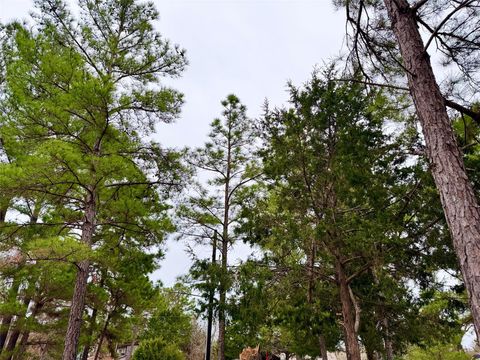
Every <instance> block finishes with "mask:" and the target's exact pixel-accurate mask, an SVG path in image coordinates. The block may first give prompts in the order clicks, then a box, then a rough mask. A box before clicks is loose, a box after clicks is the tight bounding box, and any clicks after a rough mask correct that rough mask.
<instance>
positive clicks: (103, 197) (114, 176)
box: [2, 0, 186, 360]
mask: <svg viewBox="0 0 480 360" xmlns="http://www.w3.org/2000/svg"><path fill="white" fill-rule="evenodd" d="M79 6H80V9H81V15H80V18H79V19H75V18H74V17H73V16H72V14H71V13H70V12H69V10H68V9H67V6H66V4H65V3H64V2H62V1H60V0H49V1H38V2H37V8H38V10H39V12H40V14H39V15H37V16H36V19H35V20H36V24H35V26H34V27H33V28H31V29H26V28H24V27H22V26H21V25H19V24H11V25H10V26H7V36H6V37H5V40H4V44H3V48H4V53H3V57H4V63H5V84H4V87H5V96H4V98H3V99H2V106H3V107H4V109H6V111H4V114H3V116H2V139H3V141H4V146H5V147H7V148H8V147H10V148H13V147H17V148H18V149H19V150H18V151H19V153H20V151H22V152H23V154H22V155H19V156H18V158H17V159H16V161H15V163H13V164H8V165H5V171H3V172H2V173H3V174H4V175H5V176H7V177H8V176H11V177H16V179H17V182H16V184H13V185H12V186H11V187H10V189H8V190H9V191H10V192H13V193H17V194H20V193H22V194H25V193H31V194H43V195H44V196H45V197H46V200H45V201H46V202H47V204H49V206H51V207H52V208H53V209H54V210H55V211H52V212H51V216H45V217H44V218H43V219H42V220H43V222H44V223H46V224H48V223H51V224H57V225H60V226H61V228H62V229H64V230H68V231H63V233H62V235H61V236H59V237H56V238H50V239H44V240H42V241H44V243H43V244H44V246H45V245H46V243H49V244H50V245H49V246H50V247H51V251H50V252H49V253H47V254H45V256H43V257H42V260H44V261H46V260H55V259H62V260H64V261H69V262H72V263H74V264H75V267H76V269H77V275H76V280H75V287H74V293H73V296H72V300H71V305H70V318H69V322H68V327H67V332H66V336H65V348H64V352H63V359H65V360H66V359H70V360H72V359H74V358H75V357H76V354H77V349H78V340H79V336H80V330H81V327H82V322H83V315H84V304H85V297H86V293H87V287H88V286H87V284H88V279H89V274H90V271H91V268H92V264H93V262H94V260H95V252H96V249H97V247H99V246H100V245H101V244H102V242H103V241H104V239H100V238H98V237H97V234H98V233H104V232H107V231H108V229H112V230H115V229H117V230H118V229H120V230H119V232H121V233H122V234H123V235H121V236H119V237H117V240H118V242H131V243H132V245H133V246H137V247H138V248H140V249H141V248H144V247H147V248H148V247H149V246H153V245H155V244H158V243H160V242H161V241H162V238H163V235H164V234H165V233H166V232H168V231H171V230H172V229H173V227H172V226H171V224H170V223H169V220H168V215H167V210H168V206H166V205H165V202H164V199H165V195H166V193H165V192H164V190H166V189H168V188H169V187H172V186H177V185H178V184H179V180H180V179H179V177H180V175H179V173H178V172H177V171H176V170H177V169H178V165H177V162H176V155H175V154H173V153H169V152H168V151H165V150H162V149H161V148H160V147H159V146H158V145H156V144H154V143H148V142H147V141H146V140H145V135H146V134H149V133H150V132H151V131H153V130H154V127H155V124H156V123H157V122H158V121H166V122H169V121H172V120H173V119H174V118H175V117H176V116H177V115H178V114H179V109H180V105H181V103H182V95H181V94H180V93H178V92H177V91H175V90H173V89H170V88H167V87H162V86H161V83H160V81H161V79H162V78H163V77H166V76H168V77H176V76H178V75H180V73H181V72H182V70H183V69H184V67H185V65H186V60H185V58H184V51H183V50H181V49H179V48H178V47H172V46H171V45H170V43H169V42H168V41H165V40H163V39H162V38H161V36H160V34H158V33H157V32H156V31H155V30H154V29H153V22H154V21H155V20H156V19H157V18H158V13H157V11H156V10H155V9H154V7H153V5H152V4H150V3H137V2H135V1H133V0H112V1H104V2H98V1H93V0H81V1H79ZM162 189H163V190H162ZM162 191H163V192H162ZM139 233H140V234H141V237H138V236H137V234H139ZM105 241H108V240H105ZM58 247H60V248H58Z"/></svg>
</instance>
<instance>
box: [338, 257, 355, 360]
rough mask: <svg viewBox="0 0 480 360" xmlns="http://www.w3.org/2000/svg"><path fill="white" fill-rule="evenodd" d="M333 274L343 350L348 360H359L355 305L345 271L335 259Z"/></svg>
mask: <svg viewBox="0 0 480 360" xmlns="http://www.w3.org/2000/svg"><path fill="white" fill-rule="evenodd" d="M335 272H336V274H335V275H336V278H337V283H338V287H339V291H340V302H341V304H342V318H343V327H344V332H345V350H346V353H347V359H348V360H360V346H359V345H358V335H357V331H356V329H355V325H356V323H357V319H356V316H355V305H354V303H353V301H352V296H351V295H350V287H349V285H348V282H347V276H346V274H345V269H344V268H343V265H342V262H341V261H340V259H336V262H335Z"/></svg>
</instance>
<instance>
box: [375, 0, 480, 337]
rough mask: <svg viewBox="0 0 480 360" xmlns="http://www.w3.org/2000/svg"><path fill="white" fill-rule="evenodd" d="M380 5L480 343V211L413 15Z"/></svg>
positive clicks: (400, 3)
mask: <svg viewBox="0 0 480 360" xmlns="http://www.w3.org/2000/svg"><path fill="white" fill-rule="evenodd" d="M384 3H385V5H386V8H387V11H388V15H389V17H390V20H391V23H392V28H393V31H394V33H395V36H396V38H397V40H398V43H399V45H400V52H401V54H402V57H403V62H404V66H405V69H406V72H407V77H408V83H409V88H410V93H411V95H412V97H413V101H414V103H415V107H416V110H417V113H418V117H419V119H420V123H421V125H422V129H423V135H424V137H425V144H426V150H427V156H428V159H429V160H430V163H431V171H432V175H433V178H434V180H435V184H436V187H437V189H438V192H439V193H440V199H441V202H442V206H443V210H444V212H445V217H446V219H447V223H448V226H449V228H450V232H451V234H452V239H453V245H454V248H455V252H456V254H457V257H458V260H459V263H460V269H461V271H462V275H463V279H464V282H465V285H466V288H467V291H468V295H469V300H470V309H471V311H472V317H473V322H474V325H475V331H476V333H477V338H478V339H480V262H479V259H480V207H479V204H478V201H477V199H476V197H475V193H474V191H473V187H472V185H471V183H470V181H469V179H468V177H467V173H466V171H465V166H464V163H463V157H462V153H461V151H460V149H459V147H458V145H457V141H456V139H455V135H454V132H453V129H452V125H451V123H450V120H449V118H448V114H447V110H446V108H445V104H444V98H443V96H442V94H441V92H440V89H439V87H438V84H437V82H436V79H435V75H434V73H433V70H432V66H431V64H430V59H429V56H428V54H427V52H426V51H425V49H424V44H423V41H422V38H421V36H420V33H419V30H418V25H417V22H416V14H415V12H414V11H413V10H412V9H411V8H410V6H409V3H408V2H407V0H384Z"/></svg>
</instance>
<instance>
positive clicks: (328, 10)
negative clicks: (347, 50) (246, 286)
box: [0, 0, 345, 285]
mask: <svg viewBox="0 0 480 360" xmlns="http://www.w3.org/2000/svg"><path fill="white" fill-rule="evenodd" d="M32 3H33V1H30V0H0V21H1V22H6V21H9V20H12V19H24V18H27V17H28V12H29V11H30V10H31V9H32V8H33V4H32ZM155 4H156V5H157V8H158V10H159V11H160V17H161V18H160V21H159V23H158V29H159V30H160V32H161V33H162V34H163V35H164V36H165V37H166V38H168V39H170V40H171V41H172V42H174V43H178V44H180V45H181V46H182V47H184V48H185V49H186V50H187V57H188V59H189V62H190V65H189V67H188V69H187V70H186V71H185V73H184V74H183V77H182V78H180V79H175V80H174V81H169V82H168V83H169V84H170V85H172V86H174V87H175V88H177V89H178V90H180V91H182V92H183V93H184V94H185V99H186V104H185V106H184V108H183V112H182V116H181V118H180V119H179V120H178V121H177V122H176V123H175V124H169V125H162V126H160V128H159V132H158V135H157V136H158V140H159V141H160V142H161V143H163V144H164V145H168V146H178V147H183V146H187V145H188V146H200V145H202V144H203V143H204V142H205V140H206V134H207V133H208V126H209V123H210V122H211V121H212V120H213V118H215V117H217V116H218V115H219V113H220V111H221V106H220V101H221V100H222V99H223V98H224V97H225V96H226V95H228V94H230V93H235V94H236V95H237V96H238V97H239V98H240V99H241V100H242V102H243V103H244V104H246V105H247V107H248V114H249V116H250V117H253V118H256V117H258V115H259V113H260V110H261V106H262V104H263V102H264V100H265V99H266V98H268V100H269V102H270V104H272V105H282V104H283V103H284V102H285V100H286V98H287V94H286V92H285V85H286V82H287V80H291V81H293V83H295V84H301V83H303V82H305V81H306V80H307V79H308V78H309V75H310V73H311V72H312V70H313V68H314V66H316V65H322V64H323V63H324V62H328V61H329V60H331V59H333V58H335V57H337V56H338V54H339V53H340V51H341V49H342V46H343V39H344V32H345V21H344V14H343V13H342V12H341V11H338V12H337V11H335V9H334V7H333V5H332V1H331V0H156V1H155ZM183 246H184V245H183V244H174V243H172V242H170V243H169V244H168V247H169V251H168V252H167V256H166V259H165V261H163V263H162V268H161V269H160V270H159V271H158V272H157V273H156V274H155V278H160V279H161V280H162V281H163V282H164V283H165V284H166V285H171V284H172V283H173V282H174V280H175V277H176V276H178V275H180V274H183V273H185V272H187V271H188V268H189V261H188V260H187V258H186V255H185V254H184V252H183ZM234 251H235V252H236V254H232V256H231V258H233V259H235V258H244V257H245V255H246V254H247V253H248V249H246V248H245V247H244V246H243V247H242V246H239V247H236V248H235V249H234ZM206 254H207V253H206ZM206 254H205V255H206Z"/></svg>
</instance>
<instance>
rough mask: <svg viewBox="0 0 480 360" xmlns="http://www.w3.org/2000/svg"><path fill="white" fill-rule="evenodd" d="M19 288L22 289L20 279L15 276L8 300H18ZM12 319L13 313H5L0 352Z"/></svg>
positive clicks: (0, 326)
mask: <svg viewBox="0 0 480 360" xmlns="http://www.w3.org/2000/svg"><path fill="white" fill-rule="evenodd" d="M19 289H20V280H19V279H17V278H16V277H14V278H13V282H12V287H11V288H10V290H9V291H8V300H7V301H8V302H10V301H15V300H16V298H17V295H18V290H19ZM12 319H13V314H5V315H4V316H3V318H2V323H1V325H0V353H1V352H2V350H3V348H4V346H5V345H6V342H7V336H8V331H9V330H10V325H11V323H12Z"/></svg>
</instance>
